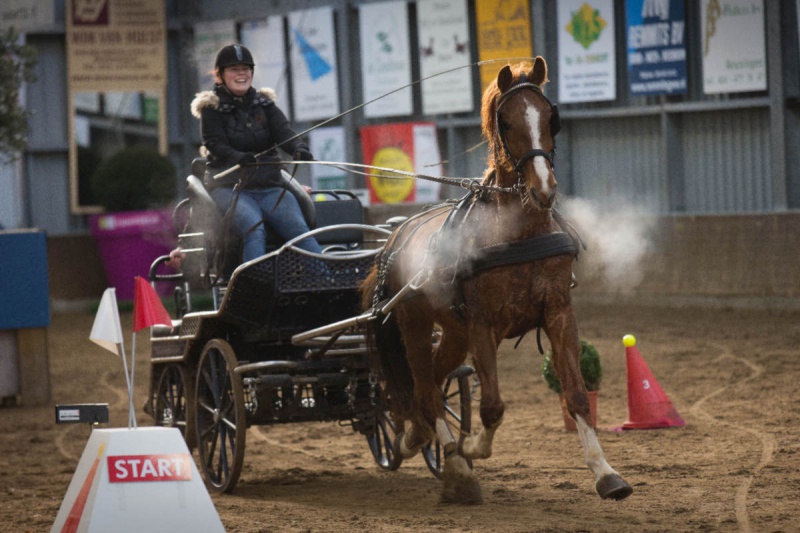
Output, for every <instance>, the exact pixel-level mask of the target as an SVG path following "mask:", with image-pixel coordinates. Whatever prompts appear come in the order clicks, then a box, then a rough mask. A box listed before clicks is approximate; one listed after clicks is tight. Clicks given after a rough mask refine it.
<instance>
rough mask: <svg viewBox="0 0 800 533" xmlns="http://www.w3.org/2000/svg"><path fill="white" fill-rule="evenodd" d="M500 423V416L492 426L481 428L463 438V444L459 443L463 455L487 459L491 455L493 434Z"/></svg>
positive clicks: (501, 421) (501, 420)
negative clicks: (474, 433)
mask: <svg viewBox="0 0 800 533" xmlns="http://www.w3.org/2000/svg"><path fill="white" fill-rule="evenodd" d="M502 423H503V419H502V418H501V419H500V420H498V421H497V422H496V423H495V424H494V426H492V427H490V428H483V429H481V430H480V432H478V434H477V435H470V436H469V437H467V438H466V439H464V444H462V445H461V451H462V452H463V453H464V457H469V458H470V459H488V458H489V457H491V456H492V442H493V441H494V434H495V432H496V431H497V428H499V427H500V424H502Z"/></svg>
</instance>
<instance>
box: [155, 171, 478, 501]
mask: <svg viewBox="0 0 800 533" xmlns="http://www.w3.org/2000/svg"><path fill="white" fill-rule="evenodd" d="M201 163H202V161H196V165H193V172H192V174H191V175H190V176H189V177H188V178H187V198H186V199H185V200H183V201H182V202H181V203H180V204H179V205H178V206H177V207H176V209H175V213H174V219H175V222H176V225H177V226H178V228H179V237H178V239H179V245H180V246H181V248H182V250H183V251H184V253H185V256H186V258H185V260H184V261H183V264H182V266H181V268H180V272H178V273H175V274H164V273H163V272H164V269H163V268H160V265H162V264H163V263H165V262H166V261H167V260H168V259H169V257H168V256H162V257H159V258H157V259H156V260H155V261H154V262H153V264H152V266H151V269H150V276H149V278H150V282H151V283H152V284H154V285H158V284H161V283H172V284H174V285H175V288H174V313H175V316H176V318H175V319H174V320H173V323H172V326H171V327H167V326H155V327H153V328H151V359H150V360H151V363H150V385H149V387H150V393H149V396H148V399H147V403H146V406H145V410H146V411H147V412H148V413H149V414H150V415H151V416H152V417H153V420H154V423H155V424H156V425H159V426H166V427H175V428H178V429H179V430H180V431H181V433H182V434H183V436H184V438H185V440H186V442H187V445H188V446H189V448H190V449H194V448H196V449H197V452H198V456H199V466H200V471H201V473H202V475H203V477H204V479H205V481H206V483H207V485H208V486H209V488H210V489H211V490H214V491H217V492H228V491H231V490H233V489H234V488H235V486H236V483H237V481H238V479H239V476H240V474H241V471H242V468H243V465H244V451H245V442H246V435H247V431H246V430H247V428H248V427H250V426H252V425H271V424H283V423H290V422H328V421H333V422H339V423H343V424H349V425H350V426H352V429H353V431H354V432H355V433H357V434H359V435H361V436H362V437H363V438H364V439H365V441H366V444H367V446H368V448H369V451H370V453H371V455H372V458H373V459H374V461H375V463H376V464H377V466H378V467H379V468H381V469H386V470H394V469H396V468H398V467H399V466H400V463H401V462H402V458H401V456H400V455H399V454H397V453H395V449H394V447H395V433H396V431H397V429H398V428H396V427H395V423H394V421H393V420H392V417H391V415H390V410H389V406H388V402H389V401H390V399H389V398H388V397H387V394H386V390H385V387H384V385H383V383H384V380H383V376H382V375H381V373H380V370H379V368H377V367H376V365H374V364H373V363H372V362H371V361H370V358H369V357H368V355H367V346H366V339H365V334H364V325H365V324H366V323H367V322H368V321H369V320H371V319H373V317H372V316H370V314H369V313H361V312H360V311H359V295H358V288H359V286H360V284H361V283H362V281H363V280H364V278H365V277H366V275H367V273H368V271H369V270H370V268H371V266H372V264H373V262H374V261H375V257H376V256H377V254H378V253H379V252H380V250H381V247H382V245H383V243H384V242H385V240H386V238H387V236H388V235H389V234H390V233H391V231H392V228H393V227H394V226H395V225H396V223H397V222H399V220H400V219H394V220H389V221H388V222H387V224H383V225H377V226H370V225H366V224H364V216H363V209H362V205H361V202H360V201H359V200H358V198H357V197H355V196H354V195H352V194H351V193H349V192H347V191H314V192H312V193H311V195H309V194H308V193H306V191H305V190H303V188H301V187H300V186H298V185H297V184H296V182H295V181H294V180H292V179H291V177H290V176H288V174H286V173H285V172H284V173H283V180H284V184H283V185H284V187H285V188H286V190H287V191H289V193H291V194H294V195H295V197H297V198H298V201H299V203H300V205H301V209H302V211H303V213H304V216H305V217H306V220H307V221H308V222H309V226H310V227H312V228H314V229H312V231H311V232H310V233H308V234H306V235H303V236H300V237H298V238H296V239H293V240H291V241H289V242H286V243H279V242H271V243H269V245H270V249H271V251H270V252H269V253H268V254H267V255H266V256H263V257H261V258H258V259H256V260H253V261H250V262H247V263H244V264H241V265H237V264H236V261H235V260H232V258H235V257H236V256H237V255H238V253H237V247H238V246H239V244H240V243H239V242H238V241H237V240H236V238H235V237H231V236H229V235H224V234H223V231H224V230H223V229H222V228H221V226H223V225H224V224H223V221H222V218H221V216H220V215H219V214H218V212H217V208H216V206H215V205H214V204H213V201H212V199H211V197H210V196H209V195H208V192H207V191H206V190H205V189H204V187H203V185H202V182H201V181H200V179H199V178H198V177H197V176H198V175H200V176H201V175H202V174H201V169H202V164H201ZM312 196H313V198H314V199H315V200H312ZM309 235H313V236H314V237H315V238H316V239H317V240H318V241H319V243H320V245H321V247H322V248H323V254H313V253H310V252H307V251H305V250H302V249H300V248H298V247H296V246H295V243H296V242H299V241H301V240H302V239H303V238H305V237H307V236H309ZM198 302H200V304H204V305H198ZM201 306H204V307H205V309H203V310H198V309H195V308H196V307H201ZM471 373H472V369H471V368H470V367H468V366H464V367H463V368H460V369H459V370H458V372H455V373H454V374H453V376H451V377H450V378H449V379H448V381H447V383H446V384H445V386H444V389H443V401H444V402H445V403H446V404H447V409H448V411H449V412H450V413H452V415H451V416H452V423H453V424H454V426H456V427H457V428H458V431H466V432H469V429H470V409H471V406H470V401H469V394H470V392H471V391H470V387H471V384H470V383H469V379H468V378H469V376H470V375H471ZM423 457H424V458H425V461H426V463H427V465H428V467H429V468H430V470H431V472H433V474H434V475H437V476H438V475H440V473H441V469H442V466H441V465H442V462H443V461H442V448H441V446H439V445H438V444H437V443H433V444H432V445H430V446H427V447H426V448H425V450H424V451H423Z"/></svg>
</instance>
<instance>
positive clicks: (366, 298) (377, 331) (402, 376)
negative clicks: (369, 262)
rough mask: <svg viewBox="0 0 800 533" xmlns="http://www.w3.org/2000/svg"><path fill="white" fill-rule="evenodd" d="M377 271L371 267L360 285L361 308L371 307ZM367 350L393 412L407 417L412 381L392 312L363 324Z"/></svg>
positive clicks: (412, 388)
mask: <svg viewBox="0 0 800 533" xmlns="http://www.w3.org/2000/svg"><path fill="white" fill-rule="evenodd" d="M377 285H378V280H377V271H376V269H374V268H373V269H372V271H371V272H370V274H369V275H368V276H367V278H366V279H365V280H364V282H363V284H362V285H361V304H362V308H363V309H364V310H367V309H369V308H371V307H372V295H373V294H374V291H375V290H376V289H377V288H378V287H377ZM366 333H367V349H368V351H369V356H370V358H371V361H372V364H373V365H376V366H377V367H378V368H379V369H380V370H381V373H382V377H383V380H384V382H385V384H386V392H388V393H389V398H390V401H389V407H390V410H391V411H392V414H394V415H395V416H398V417H402V418H409V417H410V415H411V412H412V407H413V399H414V381H413V378H412V376H411V367H410V366H409V365H408V359H407V358H406V349H405V344H404V343H403V337H402V334H401V331H400V327H399V325H398V324H397V319H396V317H395V315H394V314H390V315H389V316H388V317H386V316H378V317H376V320H373V321H371V322H369V323H368V325H367V327H366Z"/></svg>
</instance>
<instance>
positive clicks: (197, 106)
mask: <svg viewBox="0 0 800 533" xmlns="http://www.w3.org/2000/svg"><path fill="white" fill-rule="evenodd" d="M259 96H260V97H262V98H267V99H268V100H270V101H272V102H275V101H276V100H277V99H278V95H277V93H276V92H275V91H274V90H273V89H272V88H270V87H263V88H261V89H259V90H258V91H257V96H256V98H258V97H259ZM219 103H220V99H219V96H217V95H216V94H215V93H214V91H201V92H199V93H197V94H195V95H194V100H192V103H191V105H190V106H189V108H190V109H191V111H192V116H194V117H195V118H200V112H201V111H202V110H203V109H205V108H207V107H213V108H215V109H217V108H219Z"/></svg>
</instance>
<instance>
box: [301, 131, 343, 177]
mask: <svg viewBox="0 0 800 533" xmlns="http://www.w3.org/2000/svg"><path fill="white" fill-rule="evenodd" d="M308 146H309V148H310V149H311V153H312V154H314V159H316V160H317V161H345V160H346V154H345V140H344V128H342V127H341V126H330V127H327V128H316V129H313V130H311V131H309V132H308ZM309 166H310V167H311V188H312V189H346V188H347V173H346V172H345V171H343V170H340V169H338V168H336V167H333V166H329V165H309Z"/></svg>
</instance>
